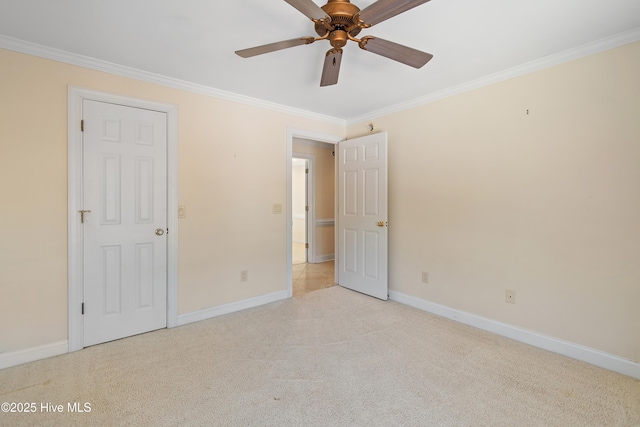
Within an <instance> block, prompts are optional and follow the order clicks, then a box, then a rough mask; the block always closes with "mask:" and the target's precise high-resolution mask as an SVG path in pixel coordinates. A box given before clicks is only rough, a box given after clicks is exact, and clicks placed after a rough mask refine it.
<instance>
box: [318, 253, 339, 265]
mask: <svg viewBox="0 0 640 427" xmlns="http://www.w3.org/2000/svg"><path fill="white" fill-rule="evenodd" d="M334 259H335V256H334V254H325V255H316V257H315V259H314V260H313V262H314V264H317V263H319V262H327V261H333V260H334Z"/></svg>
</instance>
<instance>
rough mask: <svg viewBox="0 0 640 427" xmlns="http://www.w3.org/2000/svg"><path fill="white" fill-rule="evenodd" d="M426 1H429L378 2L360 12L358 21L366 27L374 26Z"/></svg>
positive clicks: (391, 0)
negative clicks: (362, 22)
mask: <svg viewBox="0 0 640 427" xmlns="http://www.w3.org/2000/svg"><path fill="white" fill-rule="evenodd" d="M428 1H429V0H378V1H377V2H375V3H373V4H372V5H370V6H368V7H365V8H364V9H362V10H361V11H360V20H362V21H364V22H365V24H367V25H376V24H379V23H380V22H382V21H386V20H387V19H389V18H393V17H394V16H396V15H399V14H401V13H402V12H406V11H407V10H409V9H413V8H414V7H416V6H420V5H421V4H422V3H426V2H428Z"/></svg>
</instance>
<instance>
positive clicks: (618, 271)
mask: <svg viewBox="0 0 640 427" xmlns="http://www.w3.org/2000/svg"><path fill="white" fill-rule="evenodd" d="M0 76H1V78H0V135H1V137H0V197H1V198H2V203H3V208H4V209H2V211H1V212H2V213H1V214H0V227H1V229H0V236H1V238H0V286H1V291H2V296H1V298H0V352H13V351H18V350H21V349H28V348H32V347H35V346H39V345H45V344H48V343H52V342H57V341H60V340H64V339H66V338H67V226H66V223H67V129H66V127H67V87H68V85H76V86H81V87H85V88H88V89H93V90H98V91H105V92H110V93H116V94H120V95H125V96H131V97H137V98H142V99H149V100H155V101H159V102H165V103H174V104H177V105H178V107H179V118H180V119H179V120H180V122H179V193H180V198H179V203H180V204H181V205H185V206H186V207H187V217H186V218H185V219H181V220H180V223H179V226H180V236H179V266H178V267H179V312H180V313H188V312H192V311H195V310H199V309H203V308H207V307H212V306H216V305H220V304H224V303H228V302H232V301H240V300H243V299H246V298H250V297H254V296H259V295H263V294H267V293H270V292H274V291H279V290H284V289H285V281H286V271H285V268H286V241H285V240H286V239H285V236H286V227H287V226H289V224H286V219H285V215H284V214H283V215H273V214H272V213H271V207H272V204H273V203H281V204H283V205H284V203H285V200H286V179H287V177H286V162H285V157H286V146H285V138H286V127H287V126H293V127H296V128H300V129H308V130H310V131H315V132H321V133H332V134H339V135H341V134H344V132H345V129H344V128H343V127H341V126H338V125H331V124H326V123H320V122H317V121H313V120H310V119H305V118H300V117H296V116H292V115H287V114H283V113H279V112H274V111H270V110H266V109H261V108H257V107H251V106H247V105H243V104H239V103H234V102H230V101H224V100H220V99H215V98H211V97H207V96H203V95H197V94H193V93H189V92H185V91H180V90H176V89H170V88H166V87H161V86H158V85H154V84H150V83H145V82H140V81H136V80H132V79H128V78H124V77H118V76H114V75H110V74H106V73H101V72H97V71H92V70H88V69H83V68H80V67H76V66H72V65H67V64H62V63H57V62H54V61H49V60H45V59H40V58H36V57H32V56H28V55H23V54H19V53H14V52H10V51H5V50H0ZM639 76H640V43H635V44H630V45H627V46H623V47H620V48H616V49H613V50H610V51H606V52H603V53H599V54H596V55H593V56H590V57H586V58H582V59H579V60H576V61H573V62H570V63H566V64H563V65H560V66H556V67H553V68H550V69H546V70H543V71H539V72H536V73H533V74H530V75H527V76H523V77H519V78H515V79H512V80H509V81H505V82H502V83H499V84H496V85H492V86H490V87H486V88H483V89H478V90H475V91H473V92H469V93H466V94H462V95H458V96H455V97H451V98H448V99H445V100H442V101H438V102H435V103H431V104H429V105H425V106H422V107H417V108H414V109H411V110H408V111H404V112H401V113H397V114H392V115H388V116H386V117H383V118H380V119H376V120H375V123H376V125H377V127H378V129H381V130H386V131H388V132H389V191H390V199H389V224H390V228H389V231H390V233H389V235H390V242H389V248H390V252H389V254H390V255H389V271H390V286H391V289H392V290H394V291H397V292H402V293H404V294H407V295H411V296H414V297H417V298H421V299H424V300H428V301H433V302H435V303H439V304H443V305H445V306H448V307H452V308H455V309H459V310H464V311H467V312H470V313H473V314H477V315H479V316H484V317H487V318H490V319H495V320H497V321H501V322H505V323H508V324H511V325H515V326H519V327H523V328H526V329H529V330H532V331H536V332H539V333H542V334H547V335H550V336H554V337H557V338H560V339H564V340H568V341H571V342H575V343H579V344H583V345H586V346H589V347H592V348H595V349H599V350H602V351H605V352H609V353H612V354H615V355H618V356H621V357H625V358H628V359H631V360H635V361H640V335H639V334H638V330H637V327H638V325H640V310H638V301H640V286H639V284H638V283H639V282H638V277H640V262H639V261H638V260H639V259H640V226H639V224H640V221H639V220H638V218H640V191H638V185H639V184H638V183H640V120H638V117H640V77H639ZM527 110H529V114H526V111H527ZM247 123H251V126H247ZM365 125H366V124H365V123H362V124H357V125H353V126H349V127H348V129H347V130H346V131H347V133H348V135H350V136H355V135H360V134H364V133H366V127H365ZM317 159H318V158H317ZM240 162H242V163H240ZM239 165H242V167H239ZM247 171H251V173H248V172H247ZM318 181H320V180H318ZM330 185H331V186H332V187H333V183H331V184H330ZM331 203H333V199H332V200H331ZM332 217H333V205H332V207H331V210H330V213H326V214H325V213H320V212H319V213H318V214H317V218H319V219H322V218H332ZM331 235H333V234H331ZM331 246H333V243H332V244H331ZM242 269H247V270H249V277H250V280H249V282H247V283H242V284H241V283H240V282H239V272H240V270H242ZM422 271H428V272H429V275H430V276H429V277H430V283H429V284H422V283H421V281H420V279H421V272H422ZM507 288H509V289H513V290H515V291H516V304H514V305H511V304H506V303H505V302H504V292H505V289H507Z"/></svg>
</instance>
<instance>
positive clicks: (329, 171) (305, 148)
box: [293, 138, 335, 256]
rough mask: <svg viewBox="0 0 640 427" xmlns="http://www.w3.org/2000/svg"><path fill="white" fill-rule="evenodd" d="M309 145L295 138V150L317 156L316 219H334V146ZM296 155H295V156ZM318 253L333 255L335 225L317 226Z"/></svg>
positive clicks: (318, 254)
mask: <svg viewBox="0 0 640 427" xmlns="http://www.w3.org/2000/svg"><path fill="white" fill-rule="evenodd" d="M326 145H327V147H320V146H315V145H308V144H305V143H303V142H301V141H300V140H299V139H297V138H294V141H293V152H294V153H299V154H310V155H313V156H314V158H315V187H316V189H315V190H316V191H315V199H316V221H318V220H334V215H335V211H334V204H335V196H334V194H335V157H334V156H333V154H332V151H333V150H334V147H332V146H330V145H328V144H326ZM294 157H295V156H294ZM315 231H316V242H315V246H316V255H317V256H323V255H332V254H333V253H334V251H335V248H334V240H335V239H334V234H335V232H334V227H333V226H332V225H328V226H327V225H319V226H316V230H315Z"/></svg>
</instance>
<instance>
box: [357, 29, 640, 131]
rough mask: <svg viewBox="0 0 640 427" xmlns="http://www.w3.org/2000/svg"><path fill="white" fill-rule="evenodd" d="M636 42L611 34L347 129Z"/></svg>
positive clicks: (634, 36)
mask: <svg viewBox="0 0 640 427" xmlns="http://www.w3.org/2000/svg"><path fill="white" fill-rule="evenodd" d="M637 41H640V27H637V28H633V29H631V30H628V31H624V32H622V33H618V34H614V35H612V36H609V37H605V38H603V39H600V40H596V41H594V42H590V43H586V44H583V45H581V46H578V47H575V48H572V49H568V50H565V51H562V52H559V53H555V54H553V55H549V56H545V57H543V58H540V59H536V60H535V61H531V62H527V63H525V64H522V65H518V66H516V67H513V68H509V69H507V70H504V71H500V72H497V73H494V74H490V75H488V76H485V77H481V78H479V79H476V80H472V81H469V82H466V83H462V84H460V85H457V86H453V87H450V88H447V89H444V90H440V91H437V92H434V93H431V94H429V95H425V96H422V97H419V98H415V99H412V100H410V101H407V102H402V103H399V104H395V105H392V106H389V107H385V108H383V109H380V110H376V111H372V112H371V113H368V114H364V115H361V116H358V117H352V118H349V119H347V120H346V121H347V126H351V125H354V124H357V123H362V122H366V121H368V120H373V119H377V118H380V117H382V116H387V115H389V114H393V113H397V112H400V111H404V110H408V109H410V108H414V107H419V106H421V105H426V104H430V103H432V102H435V101H439V100H442V99H445V98H449V97H451V96H454V95H458V94H461V93H465V92H469V91H472V90H474V89H479V88H482V87H485V86H489V85H492V84H495V83H499V82H502V81H505V80H509V79H512V78H514V77H519V76H523V75H525V74H530V73H533V72H535V71H540V70H543V69H545V68H550V67H553V66H556V65H560V64H563V63H565V62H569V61H573V60H575V59H579V58H582V57H585V56H589V55H593V54H595V53H598V52H602V51H605V50H609V49H613V48H615V47H619V46H623V45H625V44H629V43H633V42H637Z"/></svg>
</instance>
